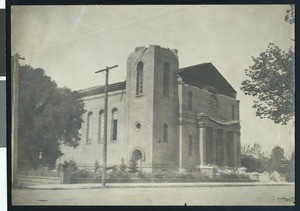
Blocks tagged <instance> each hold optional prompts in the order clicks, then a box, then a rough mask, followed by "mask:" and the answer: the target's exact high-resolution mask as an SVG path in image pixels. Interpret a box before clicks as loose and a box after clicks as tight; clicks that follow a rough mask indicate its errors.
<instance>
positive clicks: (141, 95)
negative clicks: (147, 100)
mask: <svg viewBox="0 0 300 211" xmlns="http://www.w3.org/2000/svg"><path fill="white" fill-rule="evenodd" d="M135 96H136V97H143V94H139V95H135Z"/></svg>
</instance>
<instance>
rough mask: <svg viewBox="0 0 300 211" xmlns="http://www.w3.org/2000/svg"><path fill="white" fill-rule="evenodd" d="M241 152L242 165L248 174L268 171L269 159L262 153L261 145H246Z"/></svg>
mask: <svg viewBox="0 0 300 211" xmlns="http://www.w3.org/2000/svg"><path fill="white" fill-rule="evenodd" d="M241 151H242V159H241V164H242V166H244V167H246V168H247V171H248V172H263V171H266V170H267V164H268V157H267V155H266V153H265V152H263V151H262V147H261V145H260V144H259V143H254V144H253V146H250V145H249V144H246V145H244V146H243V147H242V150H241Z"/></svg>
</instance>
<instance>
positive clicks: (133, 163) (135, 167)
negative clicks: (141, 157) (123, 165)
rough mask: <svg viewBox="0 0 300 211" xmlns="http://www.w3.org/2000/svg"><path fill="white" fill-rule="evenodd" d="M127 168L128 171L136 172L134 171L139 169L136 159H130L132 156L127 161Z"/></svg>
mask: <svg viewBox="0 0 300 211" xmlns="http://www.w3.org/2000/svg"><path fill="white" fill-rule="evenodd" d="M128 168H129V172H130V173H136V172H138V171H139V170H138V163H137V161H136V160H135V159H132V158H131V159H130V161H129V166H128Z"/></svg>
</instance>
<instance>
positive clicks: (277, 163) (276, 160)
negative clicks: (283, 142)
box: [269, 146, 288, 173]
mask: <svg viewBox="0 0 300 211" xmlns="http://www.w3.org/2000/svg"><path fill="white" fill-rule="evenodd" d="M287 167H288V166H287V160H286V158H285V156H284V149H283V148H281V147H279V146H275V147H274V148H273V149H272V151H271V156H270V160H269V171H277V172H279V173H286V172H287Z"/></svg>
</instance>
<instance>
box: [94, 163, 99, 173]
mask: <svg viewBox="0 0 300 211" xmlns="http://www.w3.org/2000/svg"><path fill="white" fill-rule="evenodd" d="M99 169H100V165H99V162H98V160H96V161H95V163H94V172H97V171H98V170H99Z"/></svg>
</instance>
